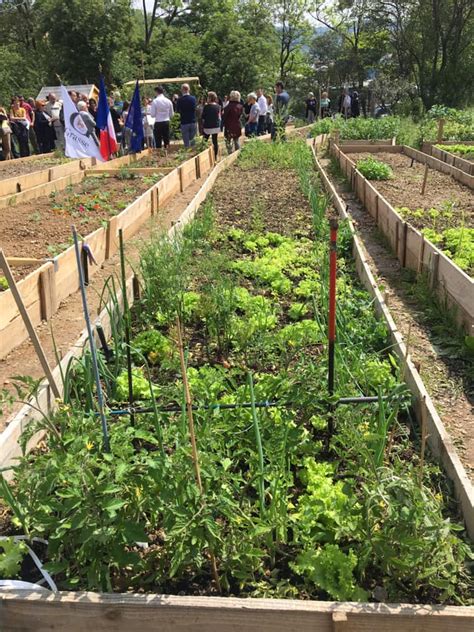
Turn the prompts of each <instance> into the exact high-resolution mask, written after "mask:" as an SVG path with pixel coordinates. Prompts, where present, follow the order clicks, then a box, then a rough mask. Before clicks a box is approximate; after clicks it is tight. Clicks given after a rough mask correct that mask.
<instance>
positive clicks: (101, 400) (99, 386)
mask: <svg viewBox="0 0 474 632" xmlns="http://www.w3.org/2000/svg"><path fill="white" fill-rule="evenodd" d="M71 229H72V237H73V240H74V252H75V254H76V264H77V271H78V274H79V288H80V290H81V298H82V308H83V310H84V320H85V321H86V327H87V336H88V338H89V345H90V349H91V359H92V368H93V371H94V380H95V386H96V389H97V403H98V406H99V415H100V422H101V425H102V436H103V438H104V452H110V444H109V431H108V428H107V420H106V418H105V412H104V397H103V393H102V384H101V382H100V375H99V365H98V364H97V350H96V347H95V340H94V334H93V332H92V325H91V319H90V316H89V308H88V306H87V296H86V286H85V283H84V275H83V270H82V264H81V252H80V250H79V239H78V237H77V231H76V227H75V226H74V224H73V225H72V226H71Z"/></svg>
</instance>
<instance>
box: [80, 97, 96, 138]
mask: <svg viewBox="0 0 474 632" xmlns="http://www.w3.org/2000/svg"><path fill="white" fill-rule="evenodd" d="M76 106H77V111H78V112H79V115H80V117H81V119H82V120H83V121H84V124H85V126H86V127H87V131H88V132H89V136H90V137H91V138H92V139H93V140H94V142H95V144H96V145H97V147H99V145H100V143H99V137H98V136H97V134H96V129H97V128H96V126H95V119H94V117H93V116H92V114H90V112H89V108H88V107H87V102H86V101H78V102H77V104H76Z"/></svg>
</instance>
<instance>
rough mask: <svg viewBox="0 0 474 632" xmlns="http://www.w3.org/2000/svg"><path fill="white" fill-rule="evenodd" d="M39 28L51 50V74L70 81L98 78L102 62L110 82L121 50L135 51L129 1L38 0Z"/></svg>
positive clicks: (103, 69) (90, 80)
mask: <svg viewBox="0 0 474 632" xmlns="http://www.w3.org/2000/svg"><path fill="white" fill-rule="evenodd" d="M35 7H36V10H37V11H38V14H39V19H40V25H39V28H41V30H42V31H43V33H44V40H43V41H44V46H45V47H46V48H47V50H48V53H49V54H48V56H47V60H46V63H47V69H48V75H49V77H51V78H53V77H54V75H55V73H57V74H59V75H61V77H62V78H63V79H65V80H67V81H68V82H70V83H75V82H78V83H88V82H92V81H95V80H96V78H97V75H98V72H99V69H98V66H99V64H101V66H102V72H103V73H104V76H105V77H106V80H107V81H108V82H109V83H115V82H117V81H120V80H124V79H127V77H126V76H118V77H114V76H113V70H114V69H117V68H120V67H123V58H122V66H120V65H114V64H115V61H116V56H117V54H118V53H120V52H123V53H127V50H128V53H129V54H130V53H132V54H133V44H134V42H133V37H131V35H133V33H131V31H132V25H133V22H132V12H131V5H130V1H129V0H70V1H69V2H63V1H62V0H37V2H36V3H35ZM125 70H127V68H125Z"/></svg>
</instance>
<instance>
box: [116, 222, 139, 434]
mask: <svg viewBox="0 0 474 632" xmlns="http://www.w3.org/2000/svg"><path fill="white" fill-rule="evenodd" d="M119 249H120V272H121V275H122V295H123V316H124V323H125V346H126V348H127V381H128V404H129V406H130V423H131V425H132V426H134V425H135V414H134V413H133V410H132V408H133V375H132V354H131V351H130V310H129V308H128V297H127V277H126V276H125V246H124V244H123V231H122V229H121V228H120V229H119Z"/></svg>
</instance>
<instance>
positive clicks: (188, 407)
mask: <svg viewBox="0 0 474 632" xmlns="http://www.w3.org/2000/svg"><path fill="white" fill-rule="evenodd" d="M176 327H177V330H178V350H179V360H180V363H181V376H182V379H183V385H184V397H185V401H186V414H187V417H188V427H189V435H190V437H191V448H192V454H193V464H194V473H195V476H196V483H197V486H198V489H199V493H200V494H201V497H202V504H203V505H205V499H204V489H203V486H202V480H201V467H200V465H199V454H198V450H197V445H196V433H195V430H194V417H193V402H192V399H191V391H190V390H189V382H188V373H187V371H186V362H185V359H184V346H183V334H182V331H181V321H180V319H179V316H177V317H176ZM209 557H210V559H211V567H212V574H213V576H214V581H215V582H216V585H217V589H218V590H219V592H220V593H221V592H222V589H221V583H220V579H219V573H218V572H217V562H216V556H215V555H214V553H213V552H212V551H211V550H210V549H209Z"/></svg>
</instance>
